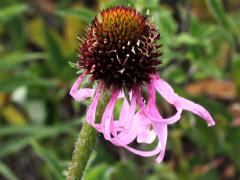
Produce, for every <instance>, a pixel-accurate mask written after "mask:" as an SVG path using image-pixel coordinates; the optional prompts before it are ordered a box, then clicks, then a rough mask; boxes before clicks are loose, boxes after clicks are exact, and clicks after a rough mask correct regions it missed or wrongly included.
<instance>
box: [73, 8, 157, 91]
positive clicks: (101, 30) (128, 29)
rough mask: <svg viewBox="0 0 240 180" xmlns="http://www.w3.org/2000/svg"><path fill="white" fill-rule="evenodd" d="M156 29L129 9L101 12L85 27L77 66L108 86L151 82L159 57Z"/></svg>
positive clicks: (110, 9) (131, 85)
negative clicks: (86, 29) (86, 28)
mask: <svg viewBox="0 0 240 180" xmlns="http://www.w3.org/2000/svg"><path fill="white" fill-rule="evenodd" d="M159 38H160V34H159V33H158V31H157V29H156V27H155V26H154V25H153V24H152V23H150V22H149V21H148V19H147V17H145V16H142V15H140V13H139V12H137V11H136V10H135V9H132V8H130V7H122V6H118V7H114V8H109V9H106V10H103V11H102V12H101V14H100V15H99V16H96V17H95V19H94V20H93V21H92V23H91V25H90V26H89V28H88V31H87V34H86V37H85V38H84V39H83V41H82V44H81V47H80V58H79V61H78V65H79V67H80V68H83V69H85V70H86V71H87V73H89V74H92V78H91V79H92V80H102V81H103V82H105V84H106V85H107V87H115V88H127V89H128V90H131V89H132V88H134V87H136V86H139V85H141V84H142V83H143V82H148V81H149V80H150V77H149V75H150V74H153V73H155V72H156V66H157V65H158V64H160V61H159V60H158V57H159V56H160V55H161V52H160V51H159V47H160V46H158V45H157V40H158V39H159Z"/></svg>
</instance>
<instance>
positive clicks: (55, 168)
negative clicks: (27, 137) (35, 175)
mask: <svg viewBox="0 0 240 180" xmlns="http://www.w3.org/2000/svg"><path fill="white" fill-rule="evenodd" d="M31 145H32V147H33V149H34V151H35V152H36V153H37V154H38V155H39V156H40V157H41V158H43V160H44V161H45V162H46V163H47V166H48V167H49V168H50V170H51V171H52V172H53V174H54V175H55V177H56V179H59V180H60V179H64V177H63V170H64V169H63V168H62V167H61V166H60V164H59V162H60V160H59V159H58V158H57V157H56V156H55V154H53V153H52V152H50V151H48V150H47V149H46V148H44V147H43V146H41V145H40V144H39V143H38V142H37V141H35V140H32V141H31Z"/></svg>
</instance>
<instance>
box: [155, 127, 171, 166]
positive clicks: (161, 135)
mask: <svg viewBox="0 0 240 180" xmlns="http://www.w3.org/2000/svg"><path fill="white" fill-rule="evenodd" d="M153 127H154V129H155V131H156V133H157V136H158V139H159V142H160V143H161V145H162V148H161V152H160V154H159V155H158V157H157V159H156V162H157V163H160V162H161V161H162V160H163V158H164V155H165V149H166V143H167V136H168V130H167V124H165V123H153Z"/></svg>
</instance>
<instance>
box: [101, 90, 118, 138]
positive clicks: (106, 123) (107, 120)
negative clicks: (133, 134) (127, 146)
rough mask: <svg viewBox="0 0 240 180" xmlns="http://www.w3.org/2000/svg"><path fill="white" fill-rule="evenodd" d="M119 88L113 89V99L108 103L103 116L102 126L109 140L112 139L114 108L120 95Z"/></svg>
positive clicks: (105, 136)
mask: <svg viewBox="0 0 240 180" xmlns="http://www.w3.org/2000/svg"><path fill="white" fill-rule="evenodd" d="M119 92H120V91H119V90H113V92H112V95H111V99H110V101H109V103H108V105H107V106H106V108H105V111H104V113H103V116H102V121H101V126H102V130H103V135H104V138H105V139H107V140H111V132H112V128H111V126H112V124H114V123H113V109H114V106H115V103H116V100H117V97H118V95H119Z"/></svg>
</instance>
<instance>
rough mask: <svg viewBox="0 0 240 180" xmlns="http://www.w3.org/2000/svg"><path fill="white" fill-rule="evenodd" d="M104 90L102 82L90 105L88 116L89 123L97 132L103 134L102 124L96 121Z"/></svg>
mask: <svg viewBox="0 0 240 180" xmlns="http://www.w3.org/2000/svg"><path fill="white" fill-rule="evenodd" d="M102 90H103V83H102V82H101V83H100V84H99V87H98V89H97V92H96V94H95V96H94V98H93V100H92V103H91V104H90V105H89V107H88V110H87V114H86V120H87V122H88V123H89V124H90V125H92V126H93V127H94V128H95V129H96V130H97V131H99V132H102V129H101V126H100V124H97V123H96V122H95V121H96V120H95V119H96V109H97V105H98V101H99V96H100V95H101V93H102Z"/></svg>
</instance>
